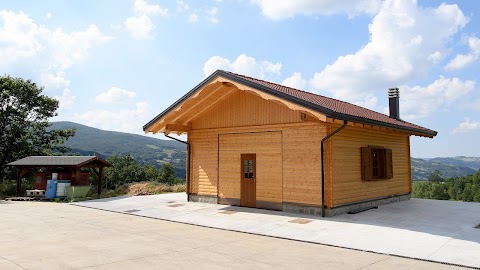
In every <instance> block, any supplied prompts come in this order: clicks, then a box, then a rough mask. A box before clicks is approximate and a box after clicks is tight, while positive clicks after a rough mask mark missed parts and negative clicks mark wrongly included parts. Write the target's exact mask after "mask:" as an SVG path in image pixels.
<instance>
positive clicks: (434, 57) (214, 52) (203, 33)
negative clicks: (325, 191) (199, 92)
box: [0, 0, 480, 157]
mask: <svg viewBox="0 0 480 270" xmlns="http://www.w3.org/2000/svg"><path fill="white" fill-rule="evenodd" d="M479 17H480V5H478V4H477V3H476V1H469V0H464V1H460V0H457V1H454V0H451V1H444V2H441V1H419V2H418V3H417V2H416V1H411V0H398V1H395V0H394V1H390V0H387V1H379V0H357V1H353V0H345V1H334V0H325V1H318V0H302V1H293V0H292V1H287V0H284V1H282V0H210V1H198V0H197V1H188V0H184V1H158V0H122V1H120V0H101V1H99V0H95V1H89V0H82V1H58V0H51V1H50V0H43V1H33V0H31V1H26V0H16V1H7V0H0V71H1V72H2V73H3V74H9V75H11V76H15V77H23V78H29V79H32V80H34V81H35V82H37V83H38V84H40V85H43V86H45V93H46V94H47V95H49V96H53V97H56V98H57V99H59V100H60V109H59V111H58V112H59V115H58V116H57V117H55V118H54V119H53V120H56V121H60V120H67V121H74V122H78V123H81V124H85V125H89V126H93V127H97V128H101V129H107V130H115V131H124V132H130V133H138V134H142V126H143V125H144V124H145V123H146V122H148V121H149V120H150V119H152V118H153V117H154V116H156V115H157V114H158V113H159V112H161V111H163V110H164V109H165V108H167V107H168V106H169V105H170V104H172V103H173V102H174V101H176V100H177V99H178V98H180V97H181V96H182V95H183V94H185V93H186V92H187V91H189V90H190V89H191V88H193V87H194V86H195V85H196V84H198V83H199V82H200V81H201V80H203V79H204V78H205V76H207V75H209V74H210V73H211V72H213V71H214V70H216V69H226V70H231V71H233V72H237V73H241V74H246V75H250V76H253V77H256V78H260V79H265V80H269V81H273V82H277V83H281V84H285V85H288V86H292V87H295V88H299V89H303V90H306V91H311V92H315V93H318V94H321V95H325V96H329V97H333V98H338V99H341V100H345V101H348V102H351V103H355V104H358V105H361V106H364V107H367V108H370V109H373V110H376V111H379V112H382V113H386V112H387V104H388V103H387V88H388V87H399V88H400V97H401V98H400V115H401V117H402V118H403V119H404V120H407V121H410V122H414V123H416V124H420V125H423V126H425V127H428V128H431V129H434V130H436V131H438V132H439V134H438V136H437V137H435V138H434V139H428V138H418V137H412V149H411V153H412V156H414V157H436V156H458V155H465V156H480V144H479V143H478V139H479V138H480V89H479V86H478V82H477V81H478V80H479V78H478V74H479V67H480V59H479V58H480V33H479V31H480V28H479V26H480V18H479ZM155 137H158V138H163V136H161V135H155Z"/></svg>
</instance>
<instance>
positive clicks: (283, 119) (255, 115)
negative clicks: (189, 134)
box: [192, 91, 302, 129]
mask: <svg viewBox="0 0 480 270" xmlns="http://www.w3.org/2000/svg"><path fill="white" fill-rule="evenodd" d="M299 122H302V119H301V113H300V112H298V111H293V110H290V109H288V108H287V107H286V106H285V105H283V104H280V103H277V102H273V101H268V100H265V99H262V98H260V97H258V96H257V95H255V94H252V93H249V92H245V91H237V92H236V93H234V94H232V95H231V96H229V97H228V98H227V99H226V100H224V101H222V102H221V103H220V104H218V105H217V106H214V107H213V108H212V109H210V110H208V111H207V112H205V113H203V114H202V115H201V116H199V117H198V118H196V119H195V120H194V121H193V122H192V129H204V128H222V127H241V126H259V125H271V124H280V123H299Z"/></svg>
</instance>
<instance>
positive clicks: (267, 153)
mask: <svg viewBox="0 0 480 270" xmlns="http://www.w3.org/2000/svg"><path fill="white" fill-rule="evenodd" d="M219 138H220V154H219V156H220V169H219V179H220V185H219V197H221V198H240V178H241V174H240V172H241V170H242V167H241V164H240V155H241V154H250V153H254V154H256V155H257V157H256V160H257V164H256V173H257V175H256V176H255V181H256V195H257V198H256V199H257V201H264V202H282V133H281V132H278V131H277V132H257V133H237V134H220V137H219Z"/></svg>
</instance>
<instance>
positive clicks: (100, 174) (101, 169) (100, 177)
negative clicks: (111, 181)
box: [98, 167, 103, 195]
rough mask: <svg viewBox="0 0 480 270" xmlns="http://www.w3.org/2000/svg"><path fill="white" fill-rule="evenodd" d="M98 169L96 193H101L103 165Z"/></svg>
mask: <svg viewBox="0 0 480 270" xmlns="http://www.w3.org/2000/svg"><path fill="white" fill-rule="evenodd" d="M99 170H100V173H99V174H98V195H100V194H102V179H103V167H100V168H99Z"/></svg>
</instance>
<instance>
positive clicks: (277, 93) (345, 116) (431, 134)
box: [143, 70, 437, 137]
mask: <svg viewBox="0 0 480 270" xmlns="http://www.w3.org/2000/svg"><path fill="white" fill-rule="evenodd" d="M217 76H222V77H224V78H226V79H230V80H232V81H235V82H238V83H241V84H243V85H245V86H249V87H252V88H255V89H258V90H260V91H263V92H265V93H268V94H271V95H273V96H276V97H278V98H282V99H285V100H287V101H291V102H293V103H296V104H298V105H301V106H303V107H305V108H308V109H312V110H315V111H317V112H319V113H322V114H324V115H326V116H327V117H330V118H336V119H340V120H346V121H352V122H357V123H362V124H368V125H375V126H380V127H385V128H392V129H396V130H401V131H406V132H410V133H413V134H421V135H424V136H427V137H434V136H436V135H437V132H436V131H433V130H429V131H426V130H422V129H416V128H409V127H402V126H398V125H395V124H390V123H385V122H380V121H375V120H371V119H366V118H363V117H358V116H353V115H348V114H342V113H338V112H334V111H332V110H330V109H327V108H325V107H322V106H320V105H317V104H315V103H312V102H309V101H306V100H303V99H301V98H297V97H294V96H291V95H288V94H286V93H283V92H280V91H275V90H273V89H271V88H269V87H266V86H264V85H261V84H258V83H255V82H253V81H250V80H247V79H245V78H242V77H238V76H235V75H233V74H230V73H228V72H225V71H223V70H217V71H215V72H214V73H212V74H211V75H210V76H208V77H207V78H205V79H204V80H203V81H202V82H201V83H200V84H198V85H197V86H195V88H193V89H192V90H190V91H189V92H188V93H186V94H185V95H184V96H182V97H181V98H180V99H179V100H177V101H176V102H175V103H173V104H172V105H170V106H169V107H168V108H167V109H165V110H164V111H163V112H161V113H160V114H159V115H157V116H156V117H155V118H153V119H152V120H150V121H149V122H148V123H147V124H146V125H145V126H143V131H145V132H147V129H148V128H149V127H150V126H152V125H153V124H154V123H155V122H156V121H158V120H159V119H161V118H162V117H163V116H165V115H166V114H167V113H168V112H170V111H171V110H172V109H174V108H175V107H177V106H178V105H179V104H181V103H182V102H184V101H185V100H187V99H188V98H189V97H190V96H191V95H193V94H194V93H195V92H197V91H198V90H200V89H202V88H203V87H204V86H205V85H207V84H208V83H210V81H212V80H214V79H215V78H216V77H217Z"/></svg>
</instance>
